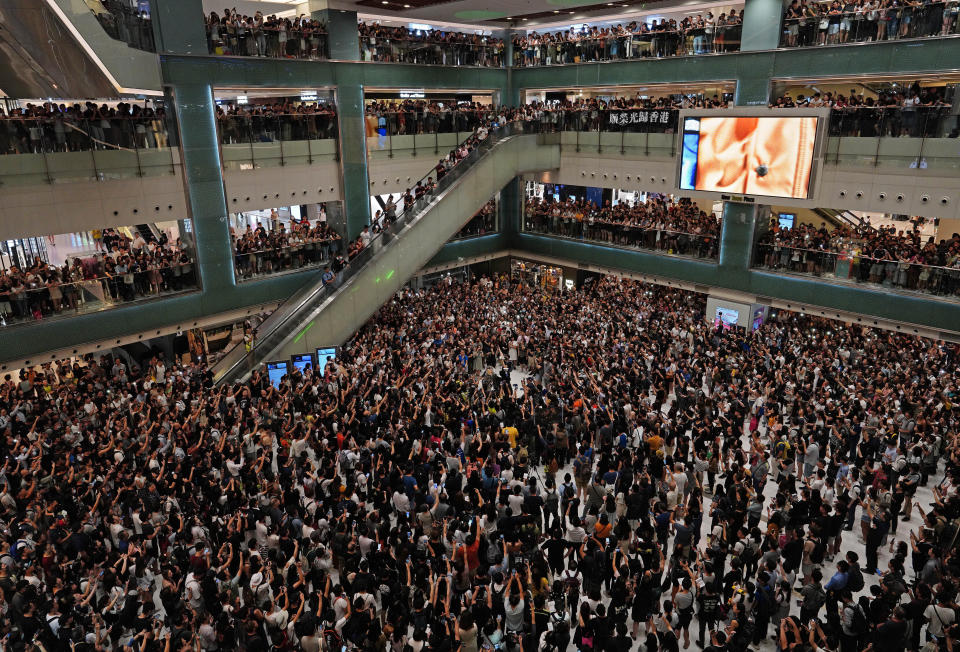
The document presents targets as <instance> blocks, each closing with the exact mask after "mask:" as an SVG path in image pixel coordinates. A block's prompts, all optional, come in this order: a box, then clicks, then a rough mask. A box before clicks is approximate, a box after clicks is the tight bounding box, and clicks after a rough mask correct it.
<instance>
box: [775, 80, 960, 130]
mask: <svg viewBox="0 0 960 652" xmlns="http://www.w3.org/2000/svg"><path fill="white" fill-rule="evenodd" d="M947 91H948V89H947V87H945V86H942V87H928V86H921V84H920V83H919V82H914V83H912V84H910V85H909V86H906V87H903V88H893V89H889V90H881V91H879V92H878V93H877V96H876V97H872V96H865V95H864V94H862V93H861V92H858V91H857V89H855V88H851V89H850V93H849V94H846V95H844V94H843V93H836V94H835V93H833V92H831V91H825V92H822V93H821V92H820V91H815V92H814V93H813V94H810V95H807V94H805V93H797V95H796V97H791V96H790V95H789V94H784V95H781V96H779V97H777V98H776V99H775V100H773V102H771V103H770V108H774V109H780V108H785V109H793V108H807V107H810V108H819V107H829V108H830V109H832V111H831V112H830V135H832V136H862V137H876V136H894V137H896V136H908V137H913V138H922V137H930V138H942V137H950V138H956V137H957V136H958V134H960V122H958V120H957V116H955V115H952V107H951V105H950V103H949V102H948V101H947V100H946V99H945V94H946V93H947Z"/></svg>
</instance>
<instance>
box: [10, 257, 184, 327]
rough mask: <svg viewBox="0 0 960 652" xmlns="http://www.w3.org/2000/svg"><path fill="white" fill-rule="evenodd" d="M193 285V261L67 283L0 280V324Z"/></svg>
mask: <svg viewBox="0 0 960 652" xmlns="http://www.w3.org/2000/svg"><path fill="white" fill-rule="evenodd" d="M37 278H39V277H37ZM196 289H197V277H196V269H195V265H194V264H193V263H192V262H190V263H183V264H177V265H167V266H162V267H158V268H156V269H148V270H144V271H137V272H130V273H127V274H114V275H106V276H100V277H95V278H89V279H85V280H82V281H71V282H67V283H61V282H59V281H56V280H52V281H46V282H44V281H42V279H41V280H36V281H33V283H32V285H30V286H28V285H24V284H20V285H16V286H14V285H12V284H10V283H7V282H4V283H2V284H0V324H2V325H7V326H12V325H16V324H29V323H33V322H36V321H40V320H46V319H65V318H69V317H74V316H77V315H81V314H87V313H91V312H99V311H101V310H108V309H111V308H117V307H120V306H123V305H126V304H129V303H131V302H135V301H143V300H148V299H155V298H157V297H162V296H168V295H171V294H177V293H181V292H189V291H193V290H196Z"/></svg>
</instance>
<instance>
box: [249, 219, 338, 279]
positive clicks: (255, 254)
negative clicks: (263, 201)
mask: <svg viewBox="0 0 960 652" xmlns="http://www.w3.org/2000/svg"><path fill="white" fill-rule="evenodd" d="M272 223H273V224H274V228H271V229H269V230H268V229H267V228H265V227H264V226H263V225H262V224H258V225H257V226H256V227H253V226H252V225H248V226H247V227H246V229H245V230H244V231H243V233H232V234H231V235H232V239H233V254H234V260H235V265H234V271H235V273H236V275H237V277H238V278H239V279H249V278H252V277H255V276H260V275H264V274H276V273H278V272H282V271H286V270H296V269H301V268H303V267H315V266H317V265H322V264H324V263H329V262H330V261H331V260H332V259H333V258H334V257H335V256H337V255H338V254H340V242H341V238H340V235H339V234H338V233H337V232H336V231H334V230H333V229H331V228H330V226H329V225H328V224H327V222H326V221H321V220H317V221H316V222H315V223H314V224H313V225H311V224H310V221H309V220H301V221H299V222H290V228H289V229H287V225H286V224H283V223H281V222H280V221H279V219H275V220H273V221H272Z"/></svg>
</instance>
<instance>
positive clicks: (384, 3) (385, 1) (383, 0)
mask: <svg viewBox="0 0 960 652" xmlns="http://www.w3.org/2000/svg"><path fill="white" fill-rule="evenodd" d="M380 4H382V5H388V4H390V3H389V2H387V0H381V1H380Z"/></svg>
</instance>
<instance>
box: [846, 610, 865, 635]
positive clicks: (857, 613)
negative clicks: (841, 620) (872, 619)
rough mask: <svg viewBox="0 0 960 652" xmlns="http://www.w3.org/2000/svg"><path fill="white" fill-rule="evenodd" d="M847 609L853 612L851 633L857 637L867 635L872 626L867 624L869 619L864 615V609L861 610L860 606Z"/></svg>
mask: <svg viewBox="0 0 960 652" xmlns="http://www.w3.org/2000/svg"><path fill="white" fill-rule="evenodd" d="M847 608H848V609H851V610H853V618H852V620H851V622H850V631H852V632H853V634H854V635H855V636H863V635H864V634H866V633H867V630H868V629H870V625H869V623H867V617H866V616H865V615H864V613H863V609H861V608H860V605H852V606H850V607H847Z"/></svg>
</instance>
